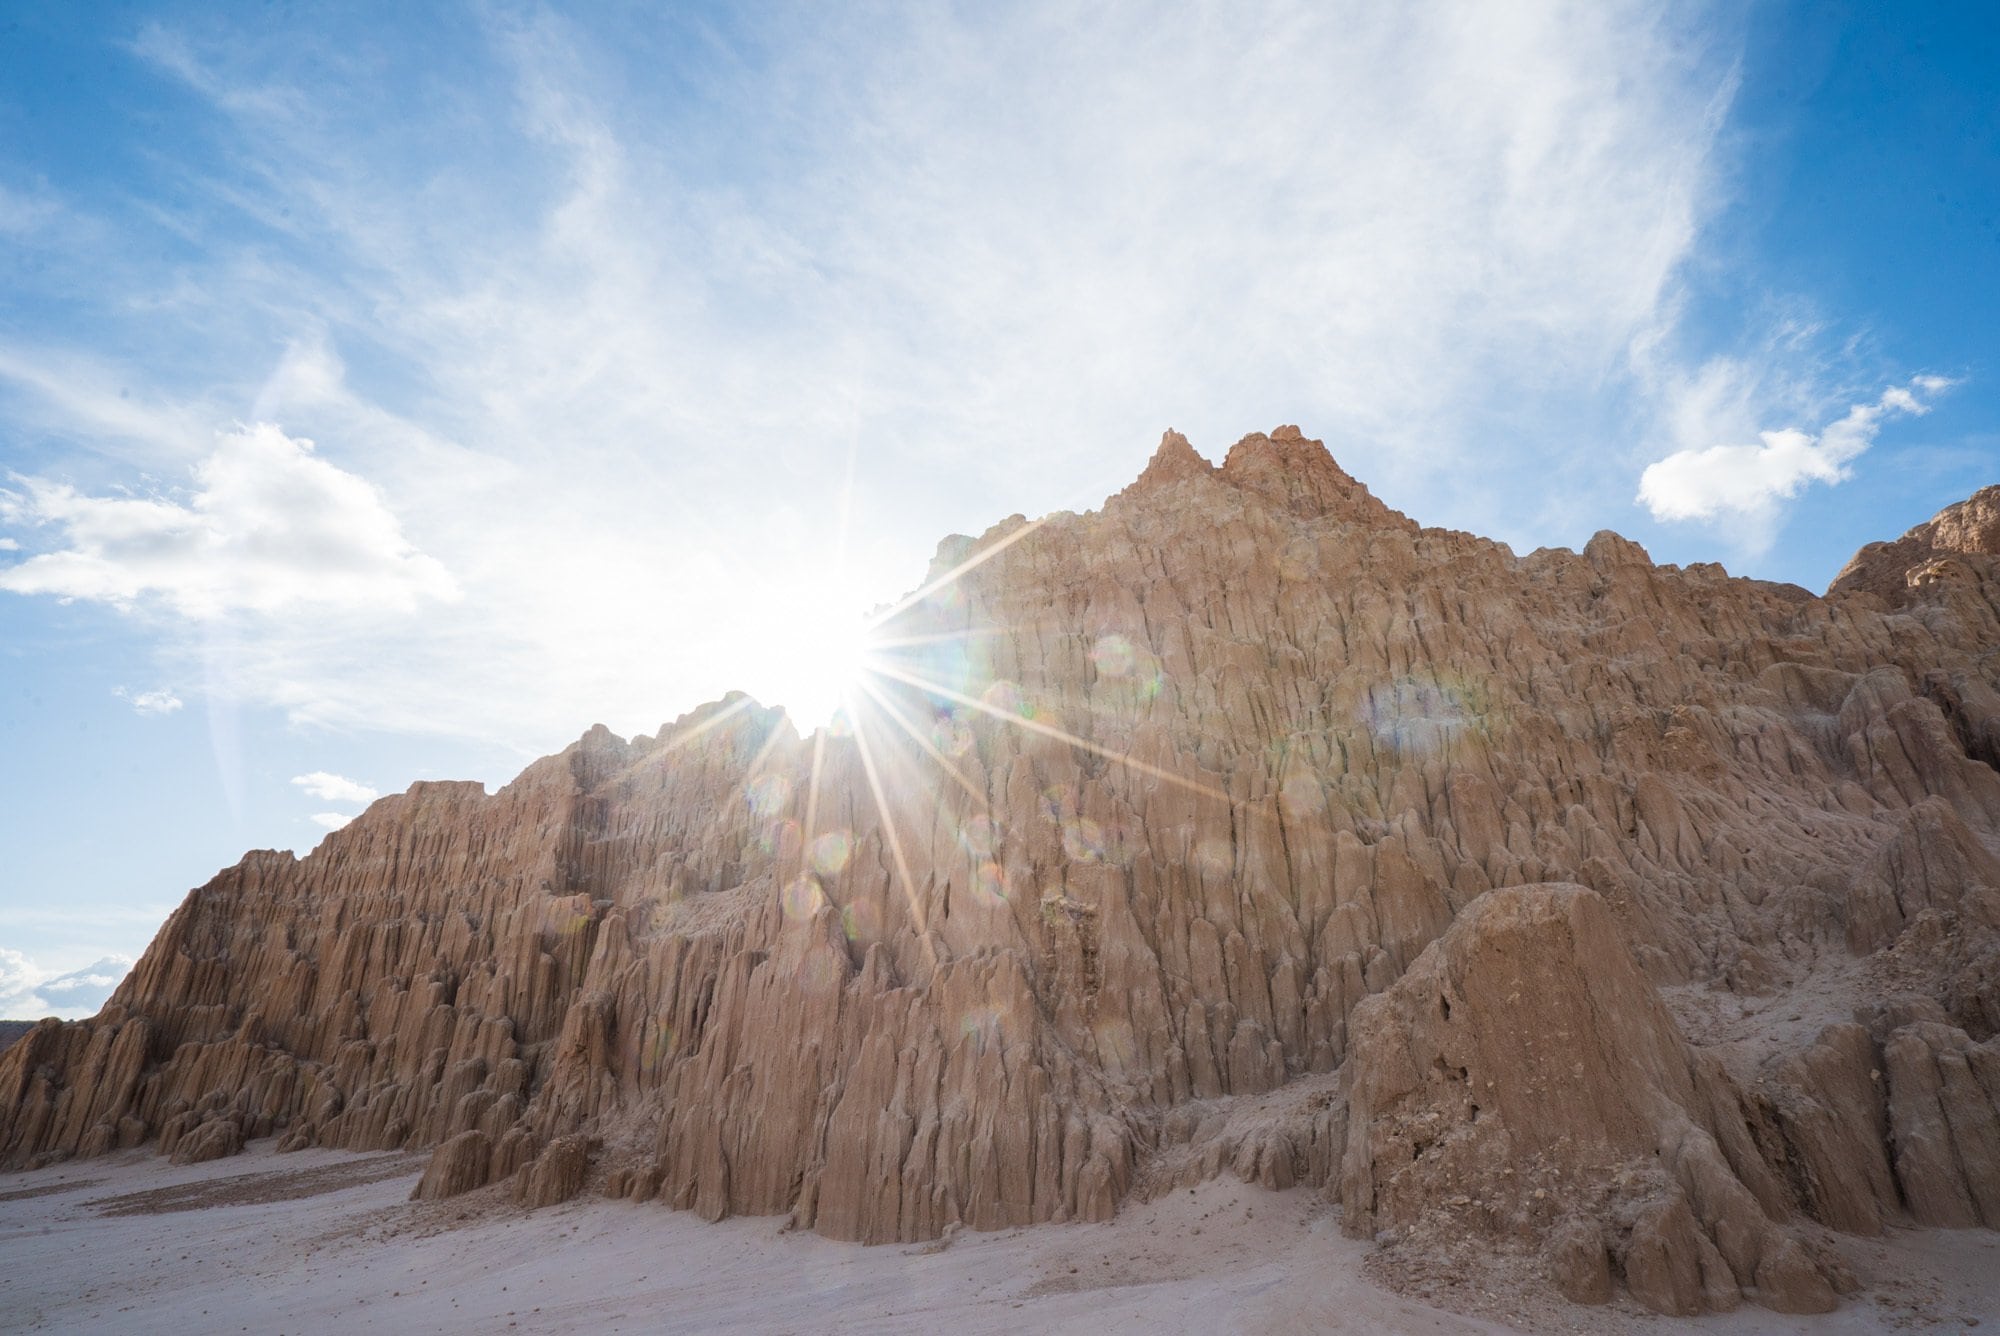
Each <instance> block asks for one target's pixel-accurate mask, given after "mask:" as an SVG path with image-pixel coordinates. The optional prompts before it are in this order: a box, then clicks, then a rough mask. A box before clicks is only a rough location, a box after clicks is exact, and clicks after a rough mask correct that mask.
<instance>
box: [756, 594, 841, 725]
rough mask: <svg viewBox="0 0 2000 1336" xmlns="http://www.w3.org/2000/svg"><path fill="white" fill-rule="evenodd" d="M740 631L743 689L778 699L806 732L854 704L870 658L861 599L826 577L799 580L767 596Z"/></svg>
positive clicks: (767, 700)
mask: <svg viewBox="0 0 2000 1336" xmlns="http://www.w3.org/2000/svg"><path fill="white" fill-rule="evenodd" d="M769 604H770V605H769V606H767V608H766V615H765V616H762V617H760V618H759V619H758V620H757V622H756V624H755V625H754V626H752V627H749V628H746V629H745V630H744V631H743V632H742V633H741V634H740V635H739V637H738V639H739V649H740V650H741V652H742V668H741V671H740V675H739V677H738V678H737V680H738V681H740V682H741V684H742V686H743V689H744V690H746V691H748V692H749V693H750V694H751V695H752V696H754V697H756V698H757V700H758V701H759V702H760V703H762V704H763V705H766V706H776V707H781V708H783V710H784V711H785V713H786V714H787V715H789V716H790V717H791V721H792V726H793V727H794V728H796V729H798V731H799V732H800V733H801V734H802V735H805V736H808V737H809V736H811V735H812V732H813V730H814V729H818V728H825V727H828V726H829V725H832V724H834V723H835V721H836V720H837V719H839V718H840V717H841V715H842V713H843V711H851V710H852V708H853V705H854V702H855V700H856V698H857V696H858V694H859V692H860V689H861V688H860V683H861V678H862V675H863V673H865V672H866V671H867V667H868V662H869V640H870V632H869V625H868V620H867V618H866V617H865V616H864V615H863V613H862V612H861V611H860V609H861V608H863V607H865V606H866V605H865V603H864V602H863V601H862V600H859V599H857V598H854V597H853V596H852V595H851V594H850V593H849V592H848V591H846V590H844V589H841V588H838V587H834V586H831V585H828V584H820V583H811V584H807V583H803V582H802V583H801V585H800V586H798V587H795V588H794V589H792V590H791V591H789V592H788V594H787V595H786V596H785V597H783V598H781V599H774V600H770V601H769Z"/></svg>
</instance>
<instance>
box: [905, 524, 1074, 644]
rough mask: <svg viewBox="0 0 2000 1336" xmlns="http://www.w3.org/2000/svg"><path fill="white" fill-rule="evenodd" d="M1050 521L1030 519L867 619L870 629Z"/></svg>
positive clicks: (925, 597) (913, 604)
mask: <svg viewBox="0 0 2000 1336" xmlns="http://www.w3.org/2000/svg"><path fill="white" fill-rule="evenodd" d="M1048 521H1049V516H1047V515H1044V516H1042V518H1040V519H1038V520H1029V521H1028V522H1027V523H1026V524H1024V525H1022V526H1021V527H1020V528H1018V529H1016V530H1014V532H1012V533H1010V534H1008V535H1007V536H1006V537H1005V538H1002V539H1001V540H1000V541H999V542H997V543H995V544H993V545H992V546H991V547H983V548H981V549H979V551H977V552H975V553H973V554H972V555H971V556H969V557H967V558H966V559H965V560H964V561H961V562H959V563H958V565H956V566H954V567H952V568H951V569H950V570H948V571H946V572H945V573H944V574H943V575H940V576H939V577H938V578H937V579H935V580H932V581H930V582H929V583H927V584H925V585H923V586H922V587H921V588H919V589H918V590H917V591H916V592H915V593H912V594H905V595H904V596H903V597H902V599H901V600H900V601H898V602H896V603H893V604H891V605H890V606H889V607H887V608H885V609H884V610H883V611H881V612H878V613H876V614H875V615H874V616H872V617H870V618H869V619H868V626H869V629H870V630H873V629H874V628H876V627H878V626H881V625H883V624H885V623H886V622H888V621H889V619H890V618H892V617H895V616H896V615H897V614H898V613H901V612H903V611H905V610H906V609H909V608H913V607H915V606H916V605H917V604H919V603H921V602H923V601H924V600H925V599H927V598H929V597H930V596H931V595H932V594H935V593H936V592H937V591H938V590H940V589H943V588H944V587H945V586H946V585H948V584H950V583H951V582H952V581H954V580H956V579H958V577H959V576H961V575H964V574H965V573H966V572H967V571H971V570H976V569H978V568H979V567H981V566H983V565H985V564H986V563H987V562H989V561H991V560H993V558H995V557H997V556H999V555H1000V554H1001V553H1002V552H1005V551H1006V550H1007V549H1008V548H1010V547H1012V546H1014V544H1016V543H1018V542H1020V541H1021V540H1022V539H1023V538H1026V537H1027V536H1028V535H1029V534H1031V533H1033V532H1034V531H1035V530H1037V529H1039V528H1041V527H1042V526H1043V525H1044V524H1046V523H1048Z"/></svg>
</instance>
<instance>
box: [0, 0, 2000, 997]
mask: <svg viewBox="0 0 2000 1336" xmlns="http://www.w3.org/2000/svg"><path fill="white" fill-rule="evenodd" d="M1078 11H1079V7H1077V6H1073V5H1066V4H1048V5H1037V4H1023V5H1010V6H966V7H960V8H955V9H947V8H941V7H935V6H923V7H909V8H902V7H897V6H886V5H885V6H863V5H856V6H807V5H796V6H787V5H744V6H713V7H709V6H696V5H689V6H682V7H677V8H673V9H672V10H671V12H670V13H667V14H665V15H662V14H660V13H658V12H656V7H654V6H642V5H636V4H635V5H599V6H592V7H589V11H588V12H589V15H590V17H588V18H579V17H576V16H573V15H572V16H564V15H560V14H558V13H556V12H554V11H551V10H546V9H540V8H536V7H533V6H513V5H499V4H495V5H468V6H456V5H450V4H445V5H438V6H415V7H412V6H386V5H385V6H375V7H366V6H344V7H341V9H340V12H339V13H338V14H329V13H326V12H324V11H322V10H320V9H318V8H315V7H307V6H295V5H285V4H270V5H256V6H252V5H228V6H213V5H179V4H156V5H147V6H118V5H95V6H89V7H82V6H66V5H53V4H51V5H43V6H17V7H15V8H14V9H13V10H12V11H10V12H9V13H8V15H7V16H6V17H4V18H0V468H3V469H4V471H5V473H4V477H0V665H4V673H5V676H4V677H3V678H0V736H4V738H5V740H6V748H5V752H4V761H0V848H4V849H5V850H6V852H7V855H8V857H7V858H6V860H5V863H6V866H5V869H4V871H0V1012H9V1011H11V1012H14V1013H16V1014H25V1013H29V1012H33V1011H37V1010H42V1009H47V1008H48V1007H50V1006H53V1005H55V1004H57V1003H59V1002H62V1003H66V1004H67V1005H68V1006H69V1009H71V1010H74V1009H76V1008H77V1007H79V1006H83V1005H87V1000H86V999H84V997H83V995H84V993H85V992H86V991H87V990H86V989H85V988H83V987H82V986H76V987H69V988H61V987H57V986H55V985H54V984H52V983H51V982H50V981H51V980H54V979H56V978H57V976H60V975H62V974H64V973H66V972H71V971H76V970H79V969H84V968H85V967H87V966H90V965H91V964H92V963H93V962H95V961H97V960H99V959H100V958H102V957H107V956H111V957H116V956H132V955H136V954H137V953H138V952H139V951H140V950H141V949H142V948H143V946H144V944H145V942H146V941H147V940H148V938H149V937H150V935H151V933H152V931H153V930H154V928H155V927H156V926H157V924H158V922H159V920H160V918H161V917H163V916H164V914H165V913H166V912H167V911H168V910H169V909H170V908H171V907H172V906H173V905H174V904H175V903H177V902H178V901H179V899H180V898H181V896H182V895H183V894H184V893H185V891H186V890H187V888H188V887H190V886H193V885H196V884H199V883H200V882H202V881H204V880H205V879H206V878H207V877H208V876H209V875H211V874H212V873H213V872H214V871H215V870H216V869H217V868H219V867H221V866H224V865H226V864H228V863H231V862H233V861H234V860H235V859H236V858H237V857H238V856H239V854H240V853H241V852H242V851H243V850H244V849H246V848H250V847H269V846H279V847H291V848H296V849H299V850H305V849H308V848H310V847H311V846H312V844H313V843H314V842H315V841H316V840H317V839H318V838H319V836H320V835H321V834H322V833H323V832H324V830H325V829H326V828H327V827H328V826H329V825H330V824H333V823H336V822H338V821H339V820H341V819H343V818H344V817H346V816H349V815H351V814H352V813H354V812H355V811H358V810H359V809H360V807H361V806H362V805H363V803H364V802H365V800H366V796H367V794H368V793H369V792H370V791H375V792H392V791H395V790H398V789H401V788H402V787H404V786H405V785H407V784H408V783H409V782H410V781H411V780H412V779H416V778H423V777H470V778H478V779H482V780H485V781H487V782H488V783H490V784H497V783H500V782H503V781H504V780H506V779H507V778H509V777H511V776H512V774H513V773H515V772H516V771H517V770H518V769H519V768H520V767H521V765H522V764H524V763H525V762H526V761H527V760H528V759H531V758H532V757H533V756H535V755H538V754H541V753H544V752H547V751H550V750H554V749H556V748H558V747H560V746H562V745H563V744H564V743H566V742H567V741H569V740H570V739H572V738H574V737H575V736H577V735H578V734H580V733H581V732H582V731H583V730H584V728H586V727H587V726H588V725H590V724H592V723H594V722H598V721H602V722H605V723H607V724H609V725H611V726H612V727H613V728H614V729H617V730H618V731H620V732H624V733H632V732H637V731H652V730H653V729H656V728H657V727H659V725H660V724H661V723H662V722H664V721H666V720H669V719H672V718H674V717H676V716H678V715H679V714H681V713H683V712H685V711H686V710H688V709H690V708H692V707H693V706H694V705H696V704H698V703H700V702H701V701H703V700H706V699H711V698H713V697H715V696H718V695H720V694H721V693H722V692H723V691H725V690H727V689H729V688H732V687H742V688H746V689H749V690H751V691H753V692H754V693H757V694H759V695H760V696H763V697H765V698H766V699H777V700H780V701H785V700H794V701H795V702H799V701H803V702H807V706H806V708H807V710H808V711H810V710H811V709H812V708H813V706H812V705H811V703H810V701H811V698H812V697H813V696H814V694H815V693H816V691H818V690H819V688H820V684H818V683H817V682H815V680H814V677H813V675H812V673H811V671H810V668H811V665H812V663H813V661H814V660H815V658H816V654H815V646H818V645H821V644H823V643H825V642H826V640H827V638H828V637H829V636H832V635H837V634H838V633H839V630H840V628H841V627H843V626H845V625H846V624H848V623H849V622H850V621H851V619H852V618H853V617H854V616H855V615H856V614H857V613H859V612H860V611H862V610H865V609H866V608H868V607H870V606H873V605H875V604H879V603H882V602H885V601H888V600H890V599H892V598H894V597H895V596H896V595H897V594H899V593H900V592H902V591H904V590H906V589H908V588H910V587H911V586H913V585H914V584H916V583H917V582H918V580H919V579H920V578H921V575H922V572H923V569H924V566H925V564H926V562H927V561H928V559H929V557H930V555H931V553H932V551H933V549H934V547H935V545H936V542H937V540H938V539H939V538H941V537H943V536H944V535H946V534H948V533H951V532H955V531H956V532H974V533H976V532H978V531H980V530H981V529H983V528H985V527H986V526H987V525H988V524H990V523H991V522H993V521H995V520H997V519H999V518H1001V517H1003V516H1005V515H1007V514H1009V513H1012V512H1017V511H1018V512H1022V513H1026V514H1031V515H1032V514H1038V513H1043V512H1046V511H1048V510H1051V509H1058V508H1068V509H1082V508H1087V507H1092V506H1094V505H1096V504H1097V503H1098V502H1099V500H1101V498H1102V497H1103V496H1104V495H1106V494H1107V493H1108V492H1110V491H1113V490H1115V489H1116V488H1117V487H1119V486H1121V485H1123V483H1124V482H1126V481H1128V480H1129V479H1130V477H1131V476H1133V475H1134V474H1136V473H1137V472H1138V470H1139V468H1140V467H1141V466H1142V465H1143V463H1144V461H1145V459H1146V458H1147V456H1148V455H1149V454H1150V453H1151V449H1152V447H1153V445H1154V444H1155V443H1156V442H1157V440H1158V438H1159V434H1160V432H1161V430H1162V429H1164V428H1166V427H1169V426H1172V427H1177V428H1179V429H1181V430H1182V431H1185V432H1186V433H1187V434H1188V435H1189V436H1190V438H1191V439H1192V440H1193V441H1194V442H1195V444H1196V446H1197V448H1199V449H1201V450H1203V451H1204V452H1205V453H1208V454H1209V455H1211V456H1219V455H1220V454H1221V452H1222V451H1223V450H1225V449H1226V448H1227V446H1228V445H1229V444H1230V443H1231V442H1232V441H1234V440H1235V439H1236V438H1237V437H1239V436H1241V435H1242V434H1244V433H1246V432H1248V431H1252V430H1268V429H1269V428H1271V427H1273V426H1276V425H1278V424H1280V423H1291V422H1295V423H1298V424H1300V425H1301V426H1303V427H1304V428H1305V430H1306V431H1307V433H1308V434H1310V435H1315V436H1320V437H1323V438H1324V439H1325V440H1326V441H1327V443H1328V445H1329V447H1330V448H1332V450H1333V451H1334V453H1335V455H1336V456H1337V457H1338V458H1339V459H1340V460H1341V461H1342V463H1343V464H1344V465H1346V467H1347V468H1348V469H1349V471H1351V472H1352V473H1354V474H1355V475H1357V476H1358V477H1360V478H1362V479H1363V480H1364V481H1366V482H1368V483H1369V484H1370V485H1371V486H1372V487H1373V488H1374V489H1375V490H1376V491H1377V492H1378V493H1380V494H1381V495H1383V496H1384V497H1385V498H1386V499H1388V500H1389V501H1390V502H1391V503H1392V504H1394V505H1396V506H1398V507H1399V508H1401V509H1403V510H1405V511H1407V512H1409V513H1410V514H1412V515H1413V516H1415V517H1416V518H1418V519H1419V520H1421V521H1423V522H1425V523H1430V524H1443V525H1449V526H1452V527H1457V528H1466V529H1472V530H1475V531H1478V532H1482V533H1486V534H1489V535H1492V536H1494V537H1497V538H1500V539H1503V540H1505V541H1507V542H1509V543H1511V544H1513V545H1514V546H1515V548H1516V549H1517V550H1520V551H1527V550H1530V549H1532V548H1534V547H1536V546H1541V545H1564V546H1577V545H1580V544H1581V543H1582V542H1583V541H1584V540H1585V539H1587V538H1588V537H1589V535H1590V534H1591V533H1592V532H1594V531H1595V530H1597V529H1599V528H1607V527H1608V528H1614V529H1617V530H1619V531H1620V532H1623V533H1625V534H1627V535H1628V536H1631V537H1633V538H1635V539H1637V540H1638V541H1640V542H1641V543H1643V544H1644V545H1645V546H1646V547H1647V548H1648V549H1649V550H1650V551H1651V552H1652V553H1653V555H1654V557H1655V558H1656V559H1658V560H1663V561H1679V562H1687V561H1694V560H1721V561H1723V562H1724V563H1725V564H1727V565H1728V566H1729V568H1730V569H1731V570H1732V571H1736V572H1738V573H1744V574H1754V575H1759V576H1763V577H1766V578H1772V579H1783V580H1792V581H1796V582H1798V583H1801V584H1805V585H1807V586H1809V587H1812V588H1814V589H1819V588H1823V587H1824V586H1825V584H1826V583H1827V581H1828V580H1829V579H1830V578H1831V576H1832V575H1833V573H1834V572H1835V571H1836V570H1837V569H1838V568H1839V566H1840V564H1841V563H1842V562H1843V561H1844V560H1845V559H1846V557H1847V556H1848V555H1849V554H1850V553H1851V552H1852V551H1853V550H1854V549H1855V548H1856V547H1858V546H1859V545H1860V544H1861V543H1863V542H1866V541H1869V540H1871V539H1875V538H1883V537H1890V536H1894V535H1895V534H1898V533H1900V532H1901V531H1902V530H1903V529H1905V528H1907V527H1908V526H1909V525H1911V524H1913V523H1916V522H1918V521H1920V520H1922V519H1924V518H1926V517H1928V516H1929V515H1930V514H1931V513H1933V512H1934V511H1936V510H1937V509H1938V508H1939V507H1941V506H1943V505H1945V504H1947V503H1949V502H1951V501H1953V500H1956V499H1958V498H1960V497H1963V496H1964V495H1966V494H1967V493H1969V492H1971V491H1973V490H1974V489H1975V488H1977V487H1979V486H1981V485H1984V484H1986V483H1989V482H1993V481H1996V480H2000V478H1996V475H2000V469H1996V463H2000V336H1996V334H1995V322H1994V321H1993V319H1992V311H1993V309H1994V302H1995V297H1996V295H2000V179H1996V166H1995V164H1996V163H1997V162H2000V97H1996V94H1995V89H1994V87H1993V86H1992V78H1993V76H1992V71H1993V70H1995V69H2000V20H1996V19H1995V18H1993V17H1992V16H1991V14H1990V13H1989V12H1986V11H1984V10H1983V9H1982V7H1980V6H1974V5H1966V6H1962V7H1953V6H1947V5H1936V6H1923V7H1916V6H1889V5H1879V6H1860V5H1838V4H1810V5H1808V4H1796V5H1788V4H1771V5H1761V6H1755V7H1751V8H1750V9H1748V10H1747V11H1746V10H1743V9H1742V8H1741V7H1738V6H1718V7H1714V8H1707V7H1702V6H1668V7H1658V6H1646V5H1618V4H1607V3H1592V4H1576V5H1564V4H1537V3H1525V2H1524V3H1519V4H1512V5H1507V6H1470V7H1467V6H1452V5H1440V6H1427V5H1421V4H1419V5H1412V6H1398V7H1383V6H1376V5H1365V4H1353V5H1326V4H1296V5H1294V4H1287V3H1278V2H1276V0H1273V2H1272V3H1263V4H1251V5H1245V6H1228V7H1213V6H1199V5H1188V6H1150V5H1136V4H1134V5H1108V6H1101V7H1097V8H1096V9H1095V10H1094V11H1092V12H1091V13H1090V14H1089V15H1088V16H1087V17H1078ZM86 973H87V974H90V973H91V972H90V971H88V970H86ZM98 973H100V974H101V971H99V972H98ZM92 977H96V975H94V974H93V975H92ZM38 989H41V990H44V991H37V990H38ZM50 989H53V990H54V991H48V990H50Z"/></svg>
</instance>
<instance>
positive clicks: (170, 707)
mask: <svg viewBox="0 0 2000 1336" xmlns="http://www.w3.org/2000/svg"><path fill="white" fill-rule="evenodd" d="M111 694H112V695H114V696H116V697H117V698H118V699H119V700H122V701H125V702H127V703H129V704H130V705H131V707H132V709H133V711H134V712H135V713H138V714H148V715H158V714H172V713H173V712H174V711H175V710H178V709H180V708H181V706H182V704H184V702H183V701H182V700H181V698H180V697H179V696H176V695H175V694H174V693H173V692H171V691H169V690H167V689H166V688H165V687H161V688H160V689H159V690H158V691H141V692H137V693H134V692H132V691H129V690H127V689H126V688H124V687H113V688H112V689H111Z"/></svg>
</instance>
